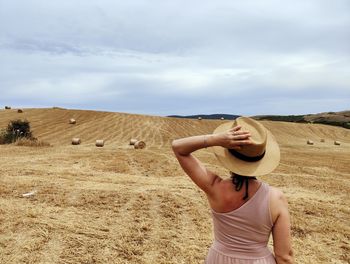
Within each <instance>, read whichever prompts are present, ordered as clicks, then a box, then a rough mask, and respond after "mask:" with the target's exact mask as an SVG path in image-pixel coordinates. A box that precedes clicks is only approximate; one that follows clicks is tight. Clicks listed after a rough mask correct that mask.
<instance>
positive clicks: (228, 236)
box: [205, 182, 276, 264]
mask: <svg viewBox="0 0 350 264" xmlns="http://www.w3.org/2000/svg"><path fill="white" fill-rule="evenodd" d="M212 216H213V224H214V242H213V244H212V246H211V247H210V249H209V252H208V255H207V258H206V260H205V263H206V264H276V260H275V258H274V256H273V254H272V253H271V251H270V250H269V249H268V247H267V243H268V240H269V236H270V233H271V229H272V226H273V223H272V219H271V214H270V208H269V185H268V184H266V183H263V182H262V183H261V185H260V187H259V189H258V190H257V192H256V193H255V194H254V195H253V196H252V197H251V198H250V199H249V200H248V201H247V202H246V203H245V204H243V205H242V206H241V207H239V208H238V209H235V210H233V211H231V212H228V213H217V212H215V211H214V210H212Z"/></svg>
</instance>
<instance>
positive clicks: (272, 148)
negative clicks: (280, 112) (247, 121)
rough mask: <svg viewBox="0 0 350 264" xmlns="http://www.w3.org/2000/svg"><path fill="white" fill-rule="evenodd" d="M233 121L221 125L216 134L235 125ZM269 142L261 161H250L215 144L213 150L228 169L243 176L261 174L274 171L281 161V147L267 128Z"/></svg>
mask: <svg viewBox="0 0 350 264" xmlns="http://www.w3.org/2000/svg"><path fill="white" fill-rule="evenodd" d="M233 125H234V123H233V122H228V123H224V124H222V125H220V126H219V127H217V128H216V129H215V131H214V134H217V133H221V132H225V131H227V130H229V129H231V128H232V127H233ZM266 132H267V143H266V149H265V155H264V157H263V158H262V159H261V160H259V161H254V162H248V161H243V160H240V159H238V158H236V157H235V156H233V155H232V154H231V153H230V152H229V151H228V149H226V148H224V147H221V146H213V147H212V150H213V152H214V154H215V156H216V157H217V159H218V160H219V162H220V163H221V164H222V165H223V166H224V167H225V168H227V169H228V170H230V171H231V172H233V173H236V174H239V175H242V176H261V175H265V174H268V173H270V172H272V171H273V170H274V169H275V168H276V167H277V166H278V164H279V162H280V149H279V146H278V143H277V141H276V139H275V137H274V136H273V135H272V133H271V132H270V131H269V130H268V129H266Z"/></svg>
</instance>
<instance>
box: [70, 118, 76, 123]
mask: <svg viewBox="0 0 350 264" xmlns="http://www.w3.org/2000/svg"><path fill="white" fill-rule="evenodd" d="M76 123H77V121H76V120H75V119H74V118H71V119H69V124H72V125H74V124H76Z"/></svg>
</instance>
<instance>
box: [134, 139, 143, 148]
mask: <svg viewBox="0 0 350 264" xmlns="http://www.w3.org/2000/svg"><path fill="white" fill-rule="evenodd" d="M145 147H146V143H145V142H144V141H142V140H139V141H137V142H136V143H135V144H134V148H135V149H143V148H145Z"/></svg>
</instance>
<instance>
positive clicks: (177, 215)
mask: <svg viewBox="0 0 350 264" xmlns="http://www.w3.org/2000/svg"><path fill="white" fill-rule="evenodd" d="M23 114H24V115H28V120H30V121H32V124H33V127H34V129H35V131H34V135H35V136H37V137H38V138H40V139H42V140H44V141H49V142H54V146H53V147H51V148H26V147H21V146H19V147H17V146H13V145H3V146H0V152H1V153H2V157H1V161H2V166H0V175H1V177H0V230H1V232H0V263H9V264H10V263H11V264H12V263H13V264H15V263H16V264H17V263H191V264H192V263H202V261H203V259H204V258H205V255H206V253H207V250H208V247H209V246H210V244H211V242H212V226H211V219H210V211H209V208H208V204H207V201H206V198H205V196H204V195H203V193H202V192H201V191H200V190H198V188H197V187H196V186H195V185H194V184H193V183H192V182H191V181H190V180H189V179H188V178H187V177H186V176H185V175H184V173H183V172H182V170H181V169H180V167H179V165H178V164H177V163H176V160H175V158H174V156H173V154H172V153H171V147H170V141H171V139H173V138H176V137H182V136H186V135H191V134H201V133H209V132H210V131H212V130H213V128H214V127H216V126H217V125H218V124H219V123H220V122H221V121H215V122H214V121H207V120H202V121H201V122H200V123H198V120H193V121H191V120H180V119H170V118H169V119H168V118H156V117H147V116H137V115H126V114H113V113H98V112H89V111H76V112H74V114H76V115H75V116H78V117H79V120H80V122H79V124H78V125H77V126H75V127H74V128H72V127H69V124H67V122H66V120H67V117H68V116H72V114H73V113H72V111H68V110H60V111H58V110H52V109H51V110H36V109H33V110H26V111H25V113H23ZM11 117H12V116H11V115H10V114H8V113H6V112H5V111H3V112H0V125H1V124H7V120H8V119H11ZM51 120H57V121H58V123H50V122H51ZM60 120H61V121H62V123H60ZM96 120H102V121H101V123H97V124H96V123H95V122H96ZM90 121H91V122H90ZM40 122H41V123H40ZM102 124H104V125H102ZM265 125H266V126H268V127H269V128H270V129H271V130H272V131H273V133H274V134H275V135H276V137H277V140H278V141H279V142H280V145H281V151H282V160H281V164H280V166H279V167H278V169H277V170H276V171H275V172H274V173H272V174H271V175H268V176H265V177H263V178H262V179H263V180H265V181H266V182H268V183H269V184H271V185H274V186H277V187H279V188H281V189H282V190H283V191H284V192H285V193H286V195H287V197H288V200H289V207H290V211H291V217H292V232H293V246H294V251H295V257H296V263H301V264H304V263H349V261H350V259H349V251H350V244H349V240H350V229H349V219H350V209H349V204H350V198H349V194H348V191H349V190H350V173H349V172H350V165H349V164H350V137H349V133H348V131H346V130H345V129H342V128H337V127H327V126H318V125H315V126H313V125H303V124H289V123H279V122H276V123H274V122H265ZM1 126H3V125H1ZM47 126H49V127H47ZM100 128H101V129H100ZM300 131H303V133H302V135H300ZM50 132H51V133H52V134H53V135H52V134H50ZM77 134H79V135H81V136H82V137H83V138H84V139H85V138H86V140H84V142H83V144H82V145H80V146H79V147H77V146H72V145H70V143H71V142H70V139H71V138H72V137H73V136H74V135H77ZM96 137H101V138H102V137H103V138H106V139H107V140H108V142H109V143H108V145H106V146H105V147H104V148H96V147H95V144H94V142H95V138H96ZM133 137H135V138H143V139H145V141H146V142H147V148H146V149H144V150H143V151H137V150H135V149H134V148H133V146H130V145H129V141H130V138H133ZM304 137H305V138H311V139H314V140H315V145H314V146H306V145H305V138H304ZM320 137H322V138H325V139H326V142H325V143H322V144H321V143H317V139H318V138H320ZM334 138H339V139H340V140H341V141H342V145H341V146H334V145H333V141H334ZM196 155H197V157H198V158H200V159H201V160H202V161H203V162H204V163H205V164H206V166H208V167H209V168H210V169H211V170H213V171H215V172H217V173H219V174H220V175H226V174H227V172H226V171H225V170H223V169H222V168H221V167H220V166H219V164H218V163H217V161H216V160H215V158H214V156H213V154H212V153H211V152H210V149H206V150H200V151H198V152H197V153H196ZM33 190H36V191H37V193H36V194H35V195H34V196H32V197H28V198H22V194H23V193H27V192H30V191H33Z"/></svg>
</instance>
